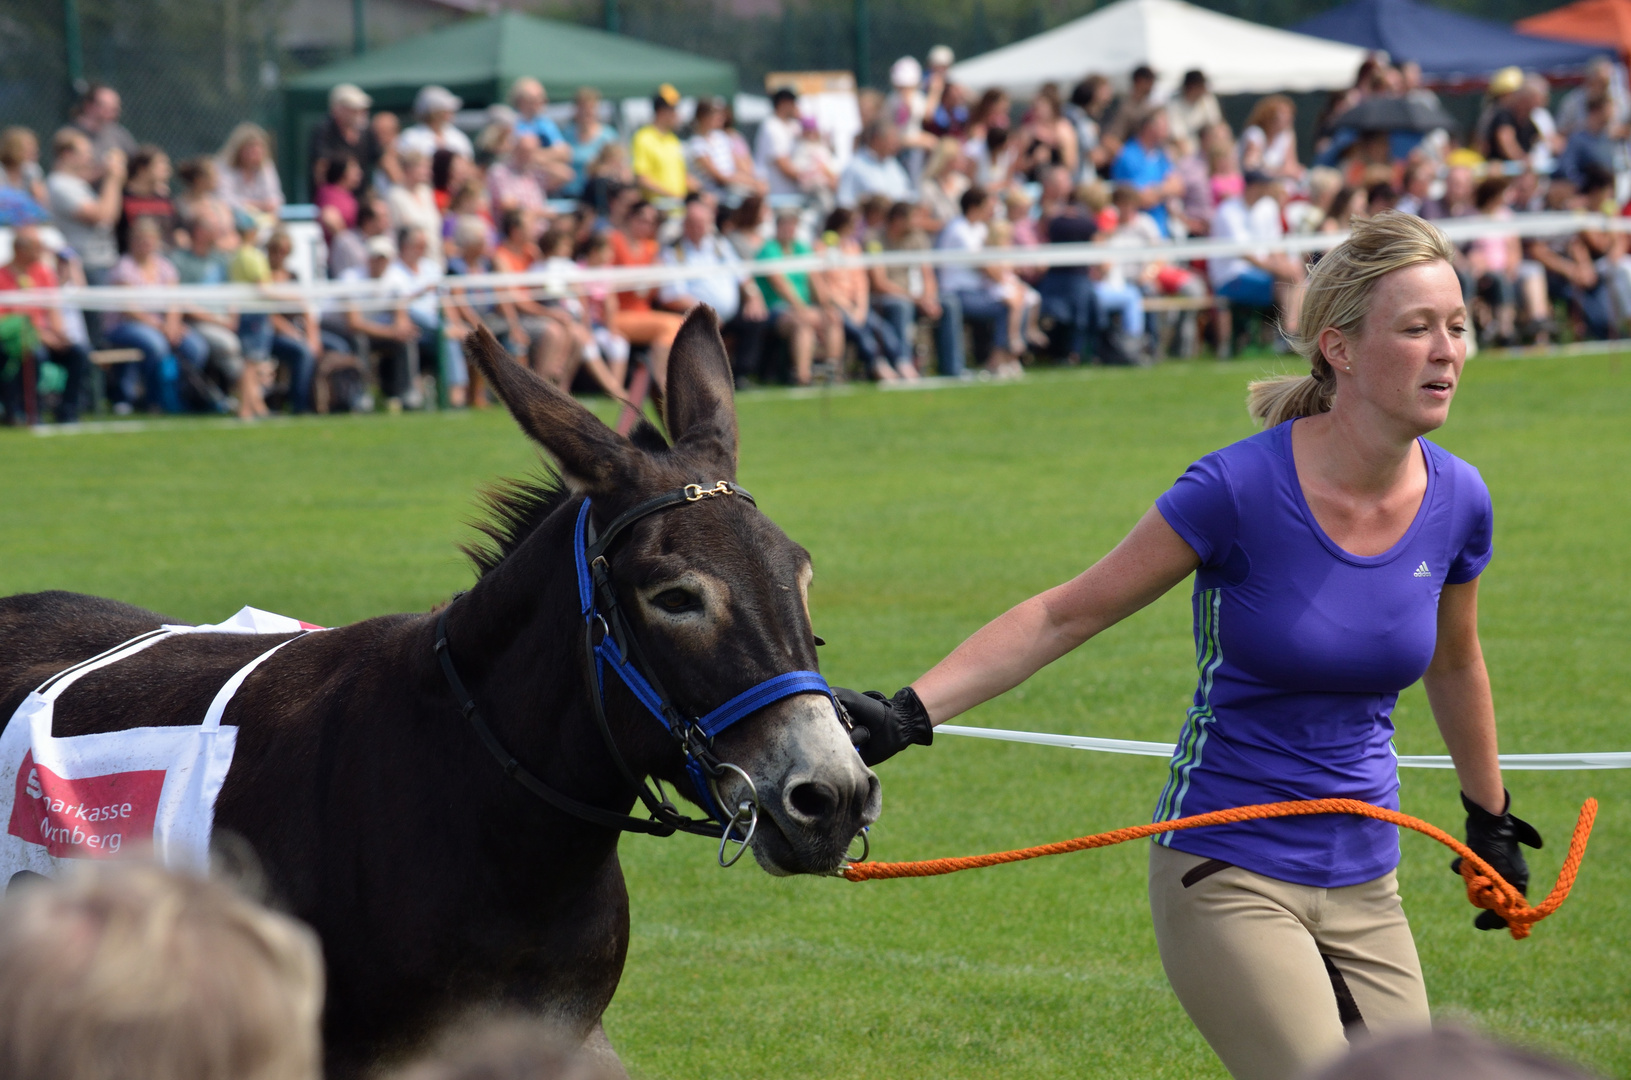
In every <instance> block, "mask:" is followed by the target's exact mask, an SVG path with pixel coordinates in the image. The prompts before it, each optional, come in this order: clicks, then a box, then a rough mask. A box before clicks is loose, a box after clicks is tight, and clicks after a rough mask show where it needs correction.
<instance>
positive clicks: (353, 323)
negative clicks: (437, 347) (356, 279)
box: [345, 236, 422, 411]
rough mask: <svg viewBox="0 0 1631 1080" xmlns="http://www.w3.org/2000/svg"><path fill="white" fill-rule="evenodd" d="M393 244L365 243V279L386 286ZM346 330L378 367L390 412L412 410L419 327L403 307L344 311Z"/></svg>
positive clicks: (378, 239)
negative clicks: (366, 260)
mask: <svg viewBox="0 0 1631 1080" xmlns="http://www.w3.org/2000/svg"><path fill="white" fill-rule="evenodd" d="M396 255H397V252H396V244H394V243H392V242H391V238H390V237H389V236H374V237H370V238H369V240H368V277H369V278H370V279H372V280H374V281H380V282H387V281H388V280H389V279H388V278H387V277H386V272H387V271H388V270H390V268H391V264H392V263H394V262H396ZM345 325H346V329H347V330H349V331H350V332H351V334H352V335H354V336H355V337H356V339H357V346H358V352H359V353H360V354H362V355H363V356H364V357H365V358H367V359H376V358H377V361H378V364H379V388H380V393H382V394H384V395H385V398H386V401H387V402H388V404H389V406H390V408H391V409H392V411H395V410H398V409H401V408H403V407H404V406H406V407H409V408H413V407H417V406H418V405H419V404H421V403H422V402H421V401H420V400H419V399H418V398H417V396H416V395H417V393H418V387H417V386H416V385H415V384H416V382H417V381H418V380H417V375H418V372H417V368H418V366H419V362H418V361H419V338H420V331H419V327H417V326H415V325H414V321H413V318H412V317H411V316H410V315H409V314H408V305H407V304H397V305H395V306H394V307H392V308H390V309H387V310H384V311H356V310H352V311H347V312H346V313H345Z"/></svg>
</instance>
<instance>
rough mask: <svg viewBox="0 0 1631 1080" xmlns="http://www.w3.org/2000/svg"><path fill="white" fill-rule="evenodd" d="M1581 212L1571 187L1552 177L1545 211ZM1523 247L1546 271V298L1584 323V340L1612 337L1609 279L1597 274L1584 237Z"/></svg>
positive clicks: (1551, 239) (1541, 239)
mask: <svg viewBox="0 0 1631 1080" xmlns="http://www.w3.org/2000/svg"><path fill="white" fill-rule="evenodd" d="M1583 208H1584V206H1583V201H1582V200H1581V198H1580V196H1579V194H1578V192H1576V190H1575V187H1574V184H1573V183H1571V182H1570V181H1568V180H1565V179H1563V178H1562V177H1553V178H1552V182H1551V184H1550V185H1549V186H1548V188H1547V190H1546V209H1547V210H1549V211H1552V212H1554V213H1568V212H1570V211H1578V210H1581V209H1583ZM1599 235H1600V234H1599ZM1604 246H1605V247H1608V246H1610V245H1604ZM1525 247H1526V249H1527V250H1526V253H1527V254H1528V256H1529V258H1530V259H1533V260H1534V261H1535V262H1537V263H1539V264H1540V265H1541V267H1542V268H1543V269H1544V270H1545V273H1546V292H1547V295H1548V296H1549V297H1552V298H1562V299H1566V300H1567V301H1568V302H1569V303H1570V304H1572V305H1573V308H1574V310H1575V311H1577V312H1579V314H1580V317H1581V318H1582V319H1583V320H1584V321H1585V331H1586V333H1585V337H1587V338H1589V339H1593V340H1597V341H1602V340H1604V339H1606V338H1609V337H1612V336H1613V334H1614V309H1613V301H1612V298H1611V296H1610V292H1609V283H1608V279H1607V278H1606V277H1605V276H1604V275H1603V274H1601V273H1599V272H1598V267H1597V254H1598V253H1597V252H1594V251H1593V250H1592V247H1591V245H1590V244H1589V243H1587V239H1586V234H1584V233H1569V234H1564V235H1562V236H1550V237H1537V238H1535V239H1532V240H1530V241H1529V242H1528V243H1527V244H1526V245H1525Z"/></svg>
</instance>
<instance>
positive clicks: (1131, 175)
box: [1110, 109, 1184, 237]
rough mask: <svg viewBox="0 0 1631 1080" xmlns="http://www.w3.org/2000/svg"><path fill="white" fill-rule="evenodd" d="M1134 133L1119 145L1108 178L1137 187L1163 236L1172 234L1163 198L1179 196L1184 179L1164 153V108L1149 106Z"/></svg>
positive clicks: (1165, 131)
mask: <svg viewBox="0 0 1631 1080" xmlns="http://www.w3.org/2000/svg"><path fill="white" fill-rule="evenodd" d="M1137 130H1138V137H1137V138H1135V139H1133V140H1131V141H1130V142H1128V143H1127V145H1126V146H1123V147H1122V148H1121V153H1119V154H1117V155H1116V161H1115V164H1114V165H1112V166H1111V167H1110V179H1111V180H1114V181H1116V182H1118V183H1125V184H1131V185H1132V186H1133V187H1134V188H1137V189H1138V201H1139V206H1140V207H1142V208H1143V209H1144V210H1145V211H1147V212H1148V213H1149V215H1150V217H1152V218H1154V219H1155V223H1156V225H1158V226H1160V229H1161V235H1162V236H1163V237H1171V236H1172V226H1171V222H1170V220H1169V218H1168V215H1167V200H1169V199H1181V198H1183V194H1184V179H1183V177H1181V176H1179V175H1178V174H1177V173H1176V172H1174V171H1173V168H1172V161H1171V159H1170V158H1168V157H1167V151H1166V142H1167V111H1166V110H1165V109H1151V110H1150V111H1149V112H1147V113H1145V114H1144V117H1143V119H1142V120H1140V121H1139V123H1138V129H1137Z"/></svg>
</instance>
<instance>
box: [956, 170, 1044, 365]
mask: <svg viewBox="0 0 1631 1080" xmlns="http://www.w3.org/2000/svg"><path fill="white" fill-rule="evenodd" d="M996 205H997V204H996V200H995V199H994V198H992V196H991V193H990V192H988V191H986V190H985V188H983V187H980V186H979V185H975V186H974V187H971V188H969V189H968V190H967V191H965V192H963V198H962V200H961V209H962V213H961V214H960V215H958V216H957V217H956V218H953V219H952V221H951V223H950V224H949V225H947V226H946V227H945V228H944V229H942V230H941V232H940V237H939V239H938V240H936V242H935V247H936V248H937V249H939V250H941V251H979V250H980V249H981V248H983V247H985V238H986V231H987V226H988V225H989V224H990V221H991V218H992V216H993V215H994V214H995V213H996ZM940 296H941V303H942V304H944V305H945V307H946V309H947V311H948V312H949V311H951V310H952V301H953V300H955V301H956V309H955V310H956V311H957V312H958V313H959V315H960V316H961V321H963V322H970V323H974V324H976V325H978V326H981V327H985V328H989V330H990V334H991V352H990V355H989V356H987V358H986V362H985V367H986V370H988V371H990V372H991V373H992V374H994V375H1002V376H1011V375H1014V374H1020V373H1022V372H1023V369H1021V370H1020V371H1018V372H1016V371H1015V368H1017V367H1018V365H1019V361H1017V360H1015V359H1014V353H1013V343H1011V342H1010V341H1009V338H1008V307H1007V305H1006V304H1004V303H1003V302H1002V301H1000V300H997V299H995V298H994V297H992V296H991V294H990V292H989V291H988V290H987V289H986V287H985V275H984V274H982V273H981V272H980V271H979V270H977V269H976V268H974V267H972V266H955V265H953V266H942V267H940ZM948 323H950V320H949V319H943V320H941V333H940V335H939V337H940V340H939V341H938V342H937V345H938V351H939V353H940V373H941V374H942V375H961V374H962V373H963V328H962V326H961V325H960V324H958V325H948Z"/></svg>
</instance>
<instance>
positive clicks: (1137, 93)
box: [1103, 64, 1161, 179]
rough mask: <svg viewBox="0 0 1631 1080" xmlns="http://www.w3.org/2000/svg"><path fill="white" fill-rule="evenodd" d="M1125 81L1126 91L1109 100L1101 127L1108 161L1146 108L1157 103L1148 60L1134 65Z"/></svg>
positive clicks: (1134, 129) (1124, 141)
mask: <svg viewBox="0 0 1631 1080" xmlns="http://www.w3.org/2000/svg"><path fill="white" fill-rule="evenodd" d="M1128 84H1129V85H1128V90H1127V93H1125V94H1123V95H1122V96H1121V97H1119V98H1117V99H1116V100H1115V101H1114V102H1113V103H1111V106H1110V120H1109V122H1108V123H1107V124H1106V126H1105V129H1104V136H1103V138H1104V140H1105V142H1106V144H1107V147H1106V148H1107V149H1108V150H1109V151H1110V159H1111V160H1112V161H1114V160H1115V157H1116V155H1117V154H1119V153H1121V148H1122V147H1123V146H1124V145H1126V144H1127V142H1128V141H1129V140H1130V139H1132V138H1133V136H1134V134H1135V133H1137V131H1138V129H1139V125H1140V124H1142V123H1143V121H1144V118H1145V117H1146V116H1148V115H1149V113H1150V111H1151V110H1152V109H1155V108H1156V107H1158V106H1159V105H1160V104H1161V102H1160V101H1159V100H1158V99H1157V98H1156V96H1155V71H1154V70H1153V69H1151V68H1150V66H1149V65H1148V64H1140V65H1138V66H1137V67H1136V68H1134V69H1133V73H1132V75H1131V76H1130V77H1129V79H1128ZM1111 179H1115V177H1112V178H1111Z"/></svg>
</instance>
